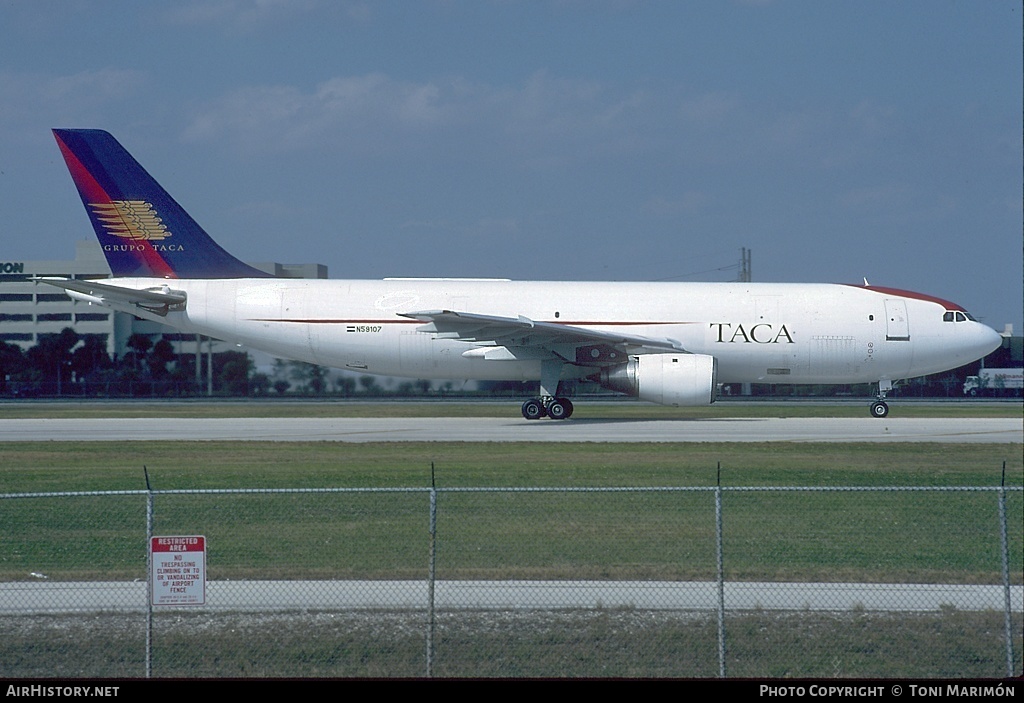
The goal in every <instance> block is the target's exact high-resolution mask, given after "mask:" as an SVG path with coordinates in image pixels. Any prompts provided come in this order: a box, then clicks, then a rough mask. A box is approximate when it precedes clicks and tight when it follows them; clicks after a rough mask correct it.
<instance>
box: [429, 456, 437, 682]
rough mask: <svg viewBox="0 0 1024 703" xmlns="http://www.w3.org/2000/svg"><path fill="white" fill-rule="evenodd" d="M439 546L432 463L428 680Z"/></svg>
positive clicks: (432, 652) (432, 463)
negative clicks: (436, 558)
mask: <svg viewBox="0 0 1024 703" xmlns="http://www.w3.org/2000/svg"><path fill="white" fill-rule="evenodd" d="M436 546H437V487H436V486H435V485H434V462H430V559H429V563H428V567H427V674H426V676H427V678H428V679H429V678H430V677H431V676H433V674H434V577H435V554H436V552H437V550H436Z"/></svg>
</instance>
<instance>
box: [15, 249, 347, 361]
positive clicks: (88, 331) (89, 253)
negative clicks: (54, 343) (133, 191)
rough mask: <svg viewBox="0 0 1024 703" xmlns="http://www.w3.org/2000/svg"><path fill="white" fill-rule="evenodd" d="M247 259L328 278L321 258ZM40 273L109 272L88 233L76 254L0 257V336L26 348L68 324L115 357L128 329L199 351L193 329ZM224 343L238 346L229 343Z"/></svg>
mask: <svg viewBox="0 0 1024 703" xmlns="http://www.w3.org/2000/svg"><path fill="white" fill-rule="evenodd" d="M249 265H250V266H253V267H254V268H258V269H260V270H261V271H266V272H267V273H270V274H273V275H274V276H278V277H281V278H327V267H326V266H324V265H323V264H278V263H250V264H249ZM39 276H59V277H62V278H73V279H77V280H98V279H104V278H110V277H111V276H110V268H109V267H108V266H107V261H106V259H104V258H103V252H102V251H101V250H100V246H99V244H98V243H96V241H95V240H91V239H90V240H82V241H79V242H77V243H76V244H75V258H74V259H72V260H70V261H67V260H63V261H60V260H58V261H46V260H41V261H0V284H2V285H0V342H6V343H8V344H16V345H18V346H20V347H21V348H22V349H28V348H29V347H32V346H35V345H36V344H37V343H38V342H39V340H40V339H41V338H45V337H46V336H47V335H51V334H59V333H60V331H61V330H63V329H64V328H65V327H70V328H72V329H73V330H75V332H77V333H78V335H79V337H81V338H83V339H84V338H87V337H95V338H98V340H99V341H101V342H102V343H103V346H104V347H105V348H106V350H107V353H108V354H114V355H117V356H118V357H121V356H122V355H123V354H124V353H125V352H126V351H127V349H128V347H127V343H128V339H129V338H130V337H131V336H132V335H133V334H144V335H146V336H148V337H150V338H152V339H153V340H154V341H156V340H158V339H159V338H160V337H163V338H164V339H166V340H167V341H169V342H171V343H172V344H174V346H175V348H176V350H177V351H178V352H180V353H192V352H196V351H198V344H199V341H198V340H197V339H196V335H189V334H181V333H179V332H176V331H175V330H172V329H170V328H168V327H164V326H163V325H160V324H159V323H155V322H149V321H146V320H140V319H138V318H136V317H135V316H133V315H129V314H127V313H122V312H114V311H113V310H109V309H107V308H102V307H98V306H95V305H90V304H89V303H83V302H80V301H75V300H72V299H71V298H69V297H68V296H67V295H66V294H65V293H64V291H63V290H61V289H59V288H54V287H53V286H48V285H46V284H45V283H36V282H34V281H33V280H32V279H33V278H35V277H39ZM216 346H219V345H215V348H214V351H219V349H217V348H216ZM224 347H225V348H232V349H235V348H237V347H236V346H235V345H233V344H232V345H226V344H225V345H224Z"/></svg>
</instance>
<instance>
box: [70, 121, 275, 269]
mask: <svg viewBox="0 0 1024 703" xmlns="http://www.w3.org/2000/svg"><path fill="white" fill-rule="evenodd" d="M53 134H54V137H56V139H57V145H58V146H59V147H60V151H61V154H63V156H64V161H65V162H67V165H68V170H69V171H70V172H71V178H72V179H73V180H74V181H75V186H76V187H77V188H78V194H79V195H80V196H81V197H82V203H83V204H84V205H85V209H86V212H88V213H89V219H90V220H91V221H92V226H93V229H95V230H96V237H97V239H99V241H100V246H101V247H102V248H103V254H104V256H106V257H107V263H108V264H109V265H110V270H111V272H112V273H113V274H114V276H115V277H125V276H138V277H147V278H148V277H152V278H265V277H268V276H269V274H267V273H264V272H263V271H260V270H259V269H255V268H253V267H251V266H249V265H248V264H245V263H243V262H241V261H239V260H238V259H236V258H235V257H233V256H232V255H231V254H229V253H228V252H227V251H225V250H224V249H222V248H221V247H220V245H219V244H217V243H216V242H215V241H213V239H211V238H210V235H208V234H207V233H206V232H205V231H204V230H203V228H202V227H200V226H199V225H198V224H197V223H196V221H195V220H193V219H192V218H191V217H190V216H189V214H188V213H187V212H185V210H184V209H182V207H181V206H180V205H178V203H176V202H175V201H174V198H172V197H171V196H170V195H168V193H167V191H165V190H164V189H163V188H162V187H161V186H160V184H159V183H157V182H156V181H155V180H154V179H153V177H152V176H150V175H149V174H148V173H147V172H146V170H145V169H144V168H142V166H141V165H139V162H138V161H136V160H135V159H134V158H132V155H131V154H129V153H128V152H127V151H126V150H125V148H124V147H122V146H121V145H120V144H119V143H118V141H117V140H116V139H114V137H112V136H111V135H110V134H108V133H107V132H104V131H102V130H98V129H55V130H53Z"/></svg>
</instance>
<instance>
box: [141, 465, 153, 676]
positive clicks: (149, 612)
mask: <svg viewBox="0 0 1024 703" xmlns="http://www.w3.org/2000/svg"><path fill="white" fill-rule="evenodd" d="M142 474H143V476H145V477H146V678H147V679H148V678H150V677H151V676H152V675H153V599H152V598H150V596H149V594H150V593H152V592H153V582H152V579H153V562H152V559H153V555H152V550H151V549H150V545H151V544H152V543H153V488H152V487H151V486H150V485H149V472H148V471H147V470H146V467H145V465H143V467H142Z"/></svg>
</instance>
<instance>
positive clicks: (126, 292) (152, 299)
mask: <svg viewBox="0 0 1024 703" xmlns="http://www.w3.org/2000/svg"><path fill="white" fill-rule="evenodd" d="M33 280H35V282H36V283H45V284H47V285H51V286H56V287H57V288H63V289H64V290H65V291H66V292H67V294H68V295H69V296H70V297H71V298H73V299H75V300H81V301H83V302H86V303H92V304H93V305H101V306H103V307H107V308H111V309H113V310H118V311H120V312H127V313H136V312H139V311H145V312H148V313H151V314H155V315H160V316H161V317H162V316H164V315H166V314H167V313H168V312H170V311H172V310H183V309H184V308H185V301H186V296H185V293H184V292H183V291H180V290H171V288H170V287H169V286H166V285H164V286H160V287H157V288H144V289H138V288H126V287H124V286H115V285H111V284H109V283H99V282H97V281H75V280H71V279H68V278H49V277H45V278H44V277H40V278H35V279H33Z"/></svg>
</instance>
